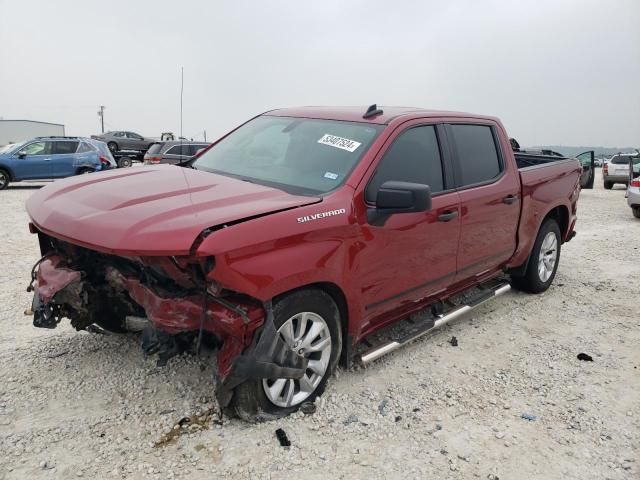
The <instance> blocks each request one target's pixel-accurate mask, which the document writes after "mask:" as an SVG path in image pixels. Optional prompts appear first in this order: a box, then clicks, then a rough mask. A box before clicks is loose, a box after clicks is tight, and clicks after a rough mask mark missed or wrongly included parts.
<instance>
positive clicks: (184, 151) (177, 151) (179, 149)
mask: <svg viewBox="0 0 640 480" xmlns="http://www.w3.org/2000/svg"><path fill="white" fill-rule="evenodd" d="M190 147H191V146H190V145H174V146H173V147H171V148H170V149H169V150H167V151H166V152H165V155H187V156H190V155H191V154H190V153H189V151H190Z"/></svg>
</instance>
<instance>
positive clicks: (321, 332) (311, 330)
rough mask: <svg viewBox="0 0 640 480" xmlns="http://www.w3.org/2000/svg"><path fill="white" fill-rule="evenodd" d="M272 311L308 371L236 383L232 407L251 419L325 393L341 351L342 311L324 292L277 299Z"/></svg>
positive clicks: (282, 412) (286, 411) (277, 413)
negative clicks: (293, 376)
mask: <svg viewBox="0 0 640 480" xmlns="http://www.w3.org/2000/svg"><path fill="white" fill-rule="evenodd" d="M273 313H274V323H275V327H276V329H277V330H278V333H279V334H280V337H281V339H282V340H283V341H284V342H285V343H286V344H287V346H288V348H291V349H292V350H294V351H295V352H296V353H297V354H298V355H300V356H302V357H305V358H306V359H307V360H308V363H307V370H306V371H305V374H304V376H303V377H302V378H301V379H287V378H265V379H261V380H248V381H246V382H244V383H243V384H241V385H239V386H238V387H236V389H235V391H234V394H233V398H232V400H231V408H232V409H233V410H234V411H235V413H236V414H237V415H238V416H239V417H240V418H242V419H244V420H247V421H250V422H259V421H264V420H271V419H275V418H280V417H283V416H285V415H288V414H289V413H291V412H294V411H296V410H297V409H298V408H299V407H300V405H302V404H303V403H305V402H312V401H313V400H314V399H315V398H316V397H317V396H319V395H322V392H323V391H324V389H325V387H326V384H327V381H328V379H329V377H330V376H331V375H332V374H333V372H334V371H335V368H336V365H337V363H338V359H339V358H340V351H341V349H342V334H341V328H340V313H339V311H338V307H337V306H336V304H335V302H334V301H333V299H332V298H331V297H330V296H329V295H328V294H327V293H325V292H324V291H322V290H319V289H309V290H299V291H296V292H293V293H291V294H288V295H286V296H284V297H282V298H281V299H280V300H278V301H277V303H276V304H275V306H274V309H273Z"/></svg>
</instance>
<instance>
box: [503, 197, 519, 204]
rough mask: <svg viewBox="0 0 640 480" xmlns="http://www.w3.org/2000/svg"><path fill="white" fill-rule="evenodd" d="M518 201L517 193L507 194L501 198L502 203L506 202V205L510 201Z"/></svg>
mask: <svg viewBox="0 0 640 480" xmlns="http://www.w3.org/2000/svg"><path fill="white" fill-rule="evenodd" d="M517 201H518V196H517V195H507V196H506V197H504V198H503V199H502V203H506V204H507V205H511V204H512V203H516V202H517Z"/></svg>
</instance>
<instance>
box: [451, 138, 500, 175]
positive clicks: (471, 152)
mask: <svg viewBox="0 0 640 480" xmlns="http://www.w3.org/2000/svg"><path fill="white" fill-rule="evenodd" d="M451 130H452V131H453V141H454V144H455V147H456V151H457V153H458V159H459V163H460V170H461V171H460V179H459V180H460V186H461V187H463V186H466V185H473V184H476V183H482V182H487V181H489V180H492V179H494V178H496V177H497V176H498V175H500V172H501V171H502V165H501V162H500V157H499V156H498V150H497V149H496V142H495V139H494V137H493V131H492V130H491V127H488V126H485V125H451Z"/></svg>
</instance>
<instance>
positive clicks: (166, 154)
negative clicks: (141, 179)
mask: <svg viewBox="0 0 640 480" xmlns="http://www.w3.org/2000/svg"><path fill="white" fill-rule="evenodd" d="M209 145H210V144H209V143H206V142H186V141H173V142H156V143H154V144H153V145H151V147H149V150H147V153H146V154H145V155H144V163H145V164H147V165H150V164H151V165H155V164H157V163H167V164H171V165H182V164H184V163H186V162H188V161H189V160H191V158H192V157H193V156H194V155H195V154H196V153H198V152H199V151H200V150H202V149H203V148H207V147H208V146H209Z"/></svg>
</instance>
